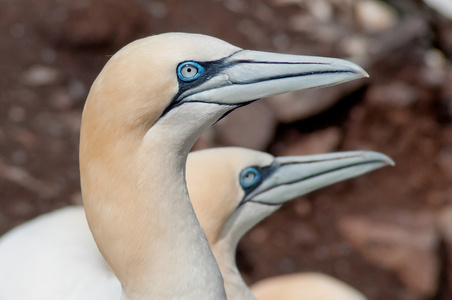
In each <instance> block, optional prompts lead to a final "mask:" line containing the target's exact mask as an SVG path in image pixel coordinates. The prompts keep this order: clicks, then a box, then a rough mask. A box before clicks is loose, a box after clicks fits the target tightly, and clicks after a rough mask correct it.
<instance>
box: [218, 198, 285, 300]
mask: <svg viewBox="0 0 452 300" xmlns="http://www.w3.org/2000/svg"><path fill="white" fill-rule="evenodd" d="M279 207H280V206H269V205H262V204H259V203H254V202H247V203H246V204H244V205H241V206H240V207H239V208H236V209H235V210H234V212H233V213H232V214H231V216H229V218H228V220H227V221H226V222H225V224H224V225H223V228H222V229H221V233H220V234H219V236H218V238H217V239H216V241H215V243H213V245H212V246H211V247H212V251H213V254H214V255H215V258H216V259H217V262H218V266H219V267H220V270H221V274H222V275H223V279H224V287H225V289H226V295H227V297H228V299H241V300H256V297H254V295H253V294H252V293H251V291H250V289H249V288H248V286H247V285H246V283H245V281H244V280H243V278H242V275H241V274H240V271H239V270H238V268H237V264H236V261H235V254H236V250H237V245H238V243H239V241H240V239H241V238H242V237H243V235H244V234H245V233H247V232H248V230H250V229H251V228H253V227H254V226H255V225H256V224H257V223H259V222H260V221H261V220H263V219H265V218H266V217H268V216H269V215H271V214H272V213H273V212H275V211H276V210H277V209H278V208H279Z"/></svg>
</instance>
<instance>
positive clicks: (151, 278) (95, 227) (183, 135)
mask: <svg viewBox="0 0 452 300" xmlns="http://www.w3.org/2000/svg"><path fill="white" fill-rule="evenodd" d="M190 105H193V106H196V105H201V104H190ZM175 111H176V112H174V111H170V112H169V113H168V114H167V115H166V116H165V117H164V118H162V119H160V120H159V121H157V123H156V124H154V125H153V126H152V127H151V129H149V130H148V132H147V133H145V135H144V137H143V136H142V137H138V138H136V137H135V139H134V138H128V137H127V136H120V134H118V135H119V136H118V138H119V139H121V140H119V141H118V140H117V141H116V142H115V143H113V144H112V145H99V144H98V146H99V147H104V148H105V149H107V150H106V151H105V152H103V151H100V152H99V153H101V154H100V156H98V157H95V159H93V157H91V159H88V160H87V161H84V160H83V159H82V158H83V153H84V151H89V149H86V148H89V146H90V145H89V141H88V142H85V143H81V150H80V151H81V170H82V171H83V172H82V174H85V176H83V178H82V186H83V187H85V188H84V189H83V192H84V194H83V198H84V204H85V209H86V214H87V219H88V222H89V224H90V228H91V230H92V232H93V235H94V238H95V240H96V243H97V244H98V247H99V249H100V251H101V253H102V255H103V256H104V257H105V259H106V260H107V262H108V263H109V265H110V267H111V268H112V270H113V271H114V272H115V274H116V276H117V277H118V279H119V280H120V282H121V284H122V287H123V296H122V298H123V299H128V300H143V299H196V300H198V299H225V298H226V297H225V291H224V286H223V280H222V277H221V273H220V271H219V269H218V266H217V264H216V261H215V258H214V256H213V254H212V252H211V250H210V247H209V244H208V242H207V239H206V237H205V234H204V232H203V230H202V228H201V226H200V225H199V222H198V220H197V219H196V216H195V213H194V211H193V208H192V205H191V202H190V199H189V197H188V192H187V188H186V184H185V162H186V158H187V155H188V152H189V150H190V148H191V147H192V145H193V143H194V142H195V141H196V139H197V137H198V136H199V135H200V133H201V132H202V131H203V128H202V127H200V126H199V125H197V124H200V123H202V122H205V123H207V122H206V119H207V120H209V119H211V120H212V122H214V121H215V120H216V118H217V117H218V114H220V113H222V112H218V109H217V111H216V112H215V110H212V111H213V112H215V113H211V112H210V110H209V109H207V111H204V112H203V114H200V113H199V110H198V111H196V110H194V109H193V110H192V112H193V114H191V115H190V114H189V113H188V111H186V110H185V111H184V115H182V117H181V116H179V118H178V115H177V112H178V111H179V110H178V109H175ZM209 113H210V114H209ZM174 118H176V119H177V120H178V122H174ZM184 118H186V119H184ZM199 118H204V119H203V120H202V122H201V121H200V120H199ZM209 124H211V123H209ZM209 124H208V125H209ZM118 130H119V129H118ZM82 140H83V139H82ZM91 142H93V141H91ZM93 143H94V144H96V143H95V142H93ZM99 143H100V142H99ZM93 146H95V145H93ZM108 152H112V153H113V155H111V154H112V153H109V154H110V155H106V154H105V153H108ZM93 170H95V171H93ZM99 174H100V175H99Z"/></svg>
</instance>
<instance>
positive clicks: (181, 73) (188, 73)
mask: <svg viewBox="0 0 452 300" xmlns="http://www.w3.org/2000/svg"><path fill="white" fill-rule="evenodd" d="M204 71H205V69H204V67H203V66H201V65H200V64H198V63H196V62H194V61H186V62H183V63H181V64H180V65H179V66H178V67H177V76H178V77H179V79H180V80H182V81H193V80H195V79H197V78H199V76H201V75H202V74H203V73H204Z"/></svg>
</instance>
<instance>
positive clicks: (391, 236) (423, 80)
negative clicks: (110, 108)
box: [0, 0, 452, 300]
mask: <svg viewBox="0 0 452 300" xmlns="http://www.w3.org/2000/svg"><path fill="white" fill-rule="evenodd" d="M302 2H303V1H282V0H280V1H258V0H254V1H248V2H245V1H240V0H229V1H226V0H223V1H221V0H217V1H210V0H209V1H208V0H196V1H194V0H193V1H176V0H170V1H146V0H135V1H120V0H97V1H91V0H83V1H72V2H70V1H62V0H40V1H34V0H22V1H15V0H0V12H1V18H0V28H1V29H2V30H1V31H0V72H1V75H0V233H4V232H6V231H7V230H9V229H10V228H12V227H14V226H16V225H18V224H21V223H23V222H25V221H27V220H29V219H31V218H33V217H35V216H37V215H39V214H42V213H45V212H49V211H52V210H54V209H56V208H60V207H63V206H65V205H68V204H80V203H81V197H80V191H79V190H80V186H79V172H78V135H79V125H80V115H81V110H82V108H83V104H84V101H85V98H86V95H87V93H88V91H89V87H90V85H91V83H92V82H93V80H94V78H95V77H96V76H97V74H98V73H99V71H100V70H101V68H102V66H103V65H104V63H105V62H106V61H107V60H108V58H109V57H110V56H111V55H112V54H113V53H115V52H116V51H117V50H118V49H120V48H121V47H122V46H123V45H125V44H127V43H128V42H130V41H132V40H135V39H137V38H140V37H144V36H147V35H151V34H157V33H161V32H168V31H184V32H197V33H203V34H208V35H213V36H216V37H219V38H222V39H224V40H227V41H229V42H230V43H232V44H235V45H238V46H240V47H242V48H251V49H257V50H264V51H275V52H291V53H297V54H310V55H325V56H335V57H351V58H352V59H353V60H355V61H357V62H359V63H360V64H361V65H363V66H364V67H365V69H366V70H367V71H368V72H369V74H370V75H371V78H370V79H366V80H361V81H360V83H357V84H352V85H345V87H338V88H336V89H334V88H328V89H324V90H316V91H314V92H312V93H303V94H296V96H292V97H297V99H296V100H299V101H302V100H300V99H299V98H305V99H307V98H310V99H311V100H314V101H318V102H319V103H320V102H321V101H323V100H324V99H325V98H328V99H331V101H330V102H332V103H335V104H333V105H332V107H329V108H328V107H327V105H325V106H324V107H322V108H321V109H318V111H322V112H317V111H315V112H314V108H313V109H312V111H311V110H310V111H311V112H312V113H309V114H304V115H303V114H300V115H298V116H295V117H294V116H293V115H287V114H284V113H281V112H279V111H278V109H273V108H271V107H273V106H278V105H280V106H284V105H286V108H288V111H293V109H292V108H291V107H287V105H290V103H291V102H290V101H287V102H284V101H283V100H282V99H281V100H278V99H272V101H271V103H270V101H267V102H259V103H260V104H258V103H255V104H253V105H254V106H251V108H250V109H248V111H245V108H244V111H245V112H247V113H241V114H240V112H239V111H237V112H235V113H233V114H231V116H230V119H225V120H224V121H222V122H220V124H218V125H217V126H215V127H214V128H213V129H212V132H211V134H210V135H207V136H204V137H203V139H202V140H201V141H200V142H199V143H198V144H197V145H196V148H198V149H199V148H203V147H206V146H218V145H239V146H247V147H253V148H256V149H259V150H266V151H268V152H270V153H272V154H274V155H284V154H291V155H293V154H305V153H315V152H328V151H337V150H360V149H364V150H375V151H380V152H383V153H385V154H387V155H389V156H391V157H392V158H393V159H394V160H395V161H396V163H397V165H396V167H394V168H383V169H381V170H378V171H376V172H373V173H371V174H368V175H365V176H362V177H360V178H357V179H353V180H350V181H347V182H343V183H340V184H336V185H334V186H331V187H328V188H325V189H323V190H320V191H317V192H314V193H312V194H310V195H308V196H306V197H304V198H303V199H297V200H295V201H293V202H291V203H288V204H286V205H285V206H284V207H283V208H282V209H280V210H279V211H278V212H277V213H275V214H274V215H272V216H270V217H269V218H267V219H266V220H264V221H263V222H262V223H261V224H259V225H258V226H256V228H255V229H253V230H252V231H251V232H250V233H249V234H247V235H246V236H245V237H244V238H243V240H242V242H241V243H240V245H239V249H238V264H239V266H240V268H241V270H243V273H244V277H245V278H246V280H247V281H248V282H249V283H250V284H251V283H253V282H255V281H257V280H260V279H263V278H266V277H270V276H274V275H278V274H285V273H292V272H300V271H316V272H324V273H327V274H330V275H333V276H336V277H337V278H339V279H341V280H343V281H345V282H347V283H349V284H350V285H352V286H354V287H355V288H357V289H359V290H360V291H362V292H363V293H364V294H365V295H366V296H367V297H368V298H369V299H375V300H388V299H402V300H420V299H429V300H446V299H452V284H451V283H452V263H451V262H452V186H451V184H450V183H451V180H452V123H451V120H452V64H451V60H450V58H451V56H452V21H447V19H446V18H445V17H443V16H441V15H440V14H438V13H437V12H435V11H434V10H433V9H431V8H429V7H427V6H426V5H425V4H423V3H422V2H421V1H409V0H405V1H388V2H387V4H389V7H386V8H385V9H387V10H389V11H390V12H392V13H393V18H394V19H393V22H392V23H391V24H389V25H387V26H386V27H385V28H370V29H369V28H368V26H370V25H369V24H368V23H367V21H366V20H364V21H363V20H361V19H360V17H359V8H358V7H357V5H355V4H353V1H345V0H343V1H342V0H331V1H317V2H316V3H321V4H322V3H323V4H324V6H323V10H322V9H321V8H322V6H321V5H320V6H315V4H312V3H313V2H315V1H305V3H302ZM185 3H187V4H185ZM306 3H307V4H306ZM309 3H310V4H309ZM347 3H348V4H347ZM350 3H352V4H350ZM323 4H322V5H323ZM379 4H381V3H380V2H379ZM318 7H320V9H319V8H318ZM316 9H317V10H316ZM315 12H317V14H316V13H315ZM312 14H313V15H312ZM377 27H378V26H377ZM351 45H355V46H356V47H355V48H353V47H352V46H351ZM360 45H361V46H362V45H365V47H361V46H360ZM360 47H361V48H360ZM356 49H357V50H356ZM289 100H290V99H289ZM278 101H279V103H278ZM326 102H328V101H326ZM256 111H258V112H259V114H257V115H256V113H255V112H256ZM248 112H249V115H248ZM286 112H287V110H286ZM253 113H254V114H253ZM307 115H310V116H308V117H307ZM262 116H265V118H264V117H262ZM237 124H240V126H241V127H240V128H241V129H243V128H245V129H243V130H241V129H240V130H236V129H234V125H237ZM250 131H251V135H250V136H247V135H246V134H247V132H250ZM242 141H244V142H242Z"/></svg>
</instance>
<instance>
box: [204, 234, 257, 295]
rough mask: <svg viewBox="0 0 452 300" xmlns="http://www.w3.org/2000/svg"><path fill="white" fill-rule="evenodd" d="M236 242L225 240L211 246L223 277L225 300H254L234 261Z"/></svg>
mask: <svg viewBox="0 0 452 300" xmlns="http://www.w3.org/2000/svg"><path fill="white" fill-rule="evenodd" d="M236 249H237V242H235V243H234V241H231V239H230V238H225V239H222V240H220V241H218V242H217V243H216V244H215V245H214V246H212V251H213V252H214V254H215V258H216V259H217V262H218V266H219V267H220V270H221V274H222V275H223V280H224V286H225V288H226V295H227V299H232V300H234V299H240V300H256V297H254V295H253V294H252V293H251V291H250V289H249V288H248V286H247V285H246V283H245V281H244V280H243V278H242V275H241V274H240V271H239V269H238V268H237V264H236V261H235V253H236Z"/></svg>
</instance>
